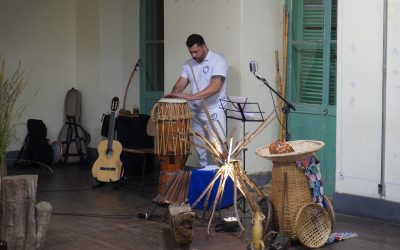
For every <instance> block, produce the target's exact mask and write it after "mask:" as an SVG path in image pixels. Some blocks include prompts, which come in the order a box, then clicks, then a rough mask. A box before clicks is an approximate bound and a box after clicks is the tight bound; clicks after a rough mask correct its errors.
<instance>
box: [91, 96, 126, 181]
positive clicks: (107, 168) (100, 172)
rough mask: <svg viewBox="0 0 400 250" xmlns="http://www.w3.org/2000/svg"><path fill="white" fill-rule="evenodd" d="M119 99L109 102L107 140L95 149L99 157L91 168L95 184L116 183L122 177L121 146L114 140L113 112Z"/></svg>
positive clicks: (115, 98)
mask: <svg viewBox="0 0 400 250" xmlns="http://www.w3.org/2000/svg"><path fill="white" fill-rule="evenodd" d="M118 105H119V99H118V97H114V98H113V99H112V102H111V115H110V123H109V127H108V139H107V140H103V141H101V142H100V143H99V146H98V147H97V152H98V153H99V157H98V158H97V160H96V161H95V162H94V164H93V167H92V175H93V177H94V178H95V179H96V181H97V182H116V181H118V180H119V179H120V178H121V175H122V173H121V172H122V162H121V160H120V155H121V152H122V145H121V143H120V142H119V141H116V140H114V139H113V138H114V126H115V112H116V111H117V109H118Z"/></svg>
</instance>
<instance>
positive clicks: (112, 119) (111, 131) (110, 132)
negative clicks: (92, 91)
mask: <svg viewBox="0 0 400 250" xmlns="http://www.w3.org/2000/svg"><path fill="white" fill-rule="evenodd" d="M114 126H115V111H113V112H111V115H110V124H109V127H108V142H107V151H106V152H107V154H108V153H111V152H112V151H113V150H112V142H113V140H114Z"/></svg>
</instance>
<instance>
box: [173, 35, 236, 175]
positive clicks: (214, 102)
mask: <svg viewBox="0 0 400 250" xmlns="http://www.w3.org/2000/svg"><path fill="white" fill-rule="evenodd" d="M186 46H187V47H188V49H189V53H190V56H191V59H189V60H187V61H186V62H185V64H184V65H183V68H182V72H181V75H180V77H179V78H178V80H177V81H176V83H175V85H174V87H173V88H172V91H171V93H169V94H167V95H166V97H179V98H184V99H186V100H188V101H189V104H190V108H191V111H192V113H193V121H192V123H193V131H197V132H200V133H201V134H203V135H205V136H206V137H207V138H208V135H207V132H205V131H204V129H203V126H205V125H206V126H207V127H208V129H209V131H212V129H210V127H209V126H210V125H209V122H208V119H207V116H206V114H205V111H204V110H203V108H202V106H201V98H203V100H204V102H205V104H206V106H207V108H208V111H209V113H210V115H211V118H212V120H213V122H214V124H215V126H216V127H217V129H218V130H219V134H220V135H221V137H222V138H223V140H225V130H226V119H225V113H224V111H223V109H222V107H221V103H220V99H222V98H225V97H226V76H227V71H228V65H227V64H226V62H225V59H224V58H223V57H222V56H221V55H219V54H216V53H214V52H213V51H211V50H209V49H208V47H207V45H206V43H205V41H204V39H203V37H202V36H201V35H198V34H192V35H190V36H189V37H188V38H187V40H186ZM188 85H189V88H190V91H189V93H188V94H187V93H183V91H184V90H185V88H186V87H187V86H188ZM195 143H196V144H198V143H199V142H196V141H195ZM196 151H197V156H198V158H199V162H200V166H201V167H206V166H207V165H209V159H210V157H209V156H208V153H207V151H206V150H205V149H203V148H200V147H196Z"/></svg>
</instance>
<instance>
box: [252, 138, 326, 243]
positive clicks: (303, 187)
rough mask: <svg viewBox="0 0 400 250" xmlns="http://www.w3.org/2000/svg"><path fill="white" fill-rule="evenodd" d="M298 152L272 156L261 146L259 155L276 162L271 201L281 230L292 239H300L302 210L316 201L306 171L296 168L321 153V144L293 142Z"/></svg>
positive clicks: (292, 144) (302, 141) (266, 148)
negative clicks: (306, 159)
mask: <svg viewBox="0 0 400 250" xmlns="http://www.w3.org/2000/svg"><path fill="white" fill-rule="evenodd" d="M288 143H289V144H290V146H292V148H293V149H294V152H291V153H283V154H271V153H270V152H269V148H268V146H267V147H261V148H259V149H257V150H256V154H257V155H259V156H261V157H264V158H267V159H269V160H271V161H272V163H273V166H272V180H271V190H270V198H271V202H272V205H273V207H274V217H275V218H274V219H275V223H276V225H278V228H279V231H282V232H283V234H284V235H286V236H288V237H290V238H291V239H294V240H295V239H297V238H298V237H297V233H296V227H295V222H296V216H297V213H298V212H299V210H300V208H301V207H303V206H304V205H306V204H308V203H310V202H312V196H311V191H310V186H309V184H308V180H307V177H306V176H305V175H304V170H302V169H299V168H298V167H297V165H296V161H297V160H302V159H304V158H307V157H310V156H312V155H313V154H314V153H316V152H317V151H318V150H320V149H321V148H322V147H323V146H324V143H323V142H321V141H309V140H299V141H289V142H288Z"/></svg>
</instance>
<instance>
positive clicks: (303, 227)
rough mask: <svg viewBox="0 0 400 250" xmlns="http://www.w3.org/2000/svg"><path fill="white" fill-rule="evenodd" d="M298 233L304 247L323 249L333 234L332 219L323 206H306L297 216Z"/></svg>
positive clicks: (310, 204) (313, 204) (311, 204)
mask: <svg viewBox="0 0 400 250" xmlns="http://www.w3.org/2000/svg"><path fill="white" fill-rule="evenodd" d="M296 231H297V235H298V238H299V241H300V242H301V244H303V245H304V246H306V247H308V248H319V247H322V246H323V245H324V244H325V243H326V241H327V240H328V238H329V234H330V233H331V219H330V218H329V215H328V213H327V212H326V211H325V209H324V208H323V207H322V206H321V205H319V204H316V203H309V204H306V205H304V206H303V207H302V208H301V209H300V211H299V212H298V214H297V216H296Z"/></svg>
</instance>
